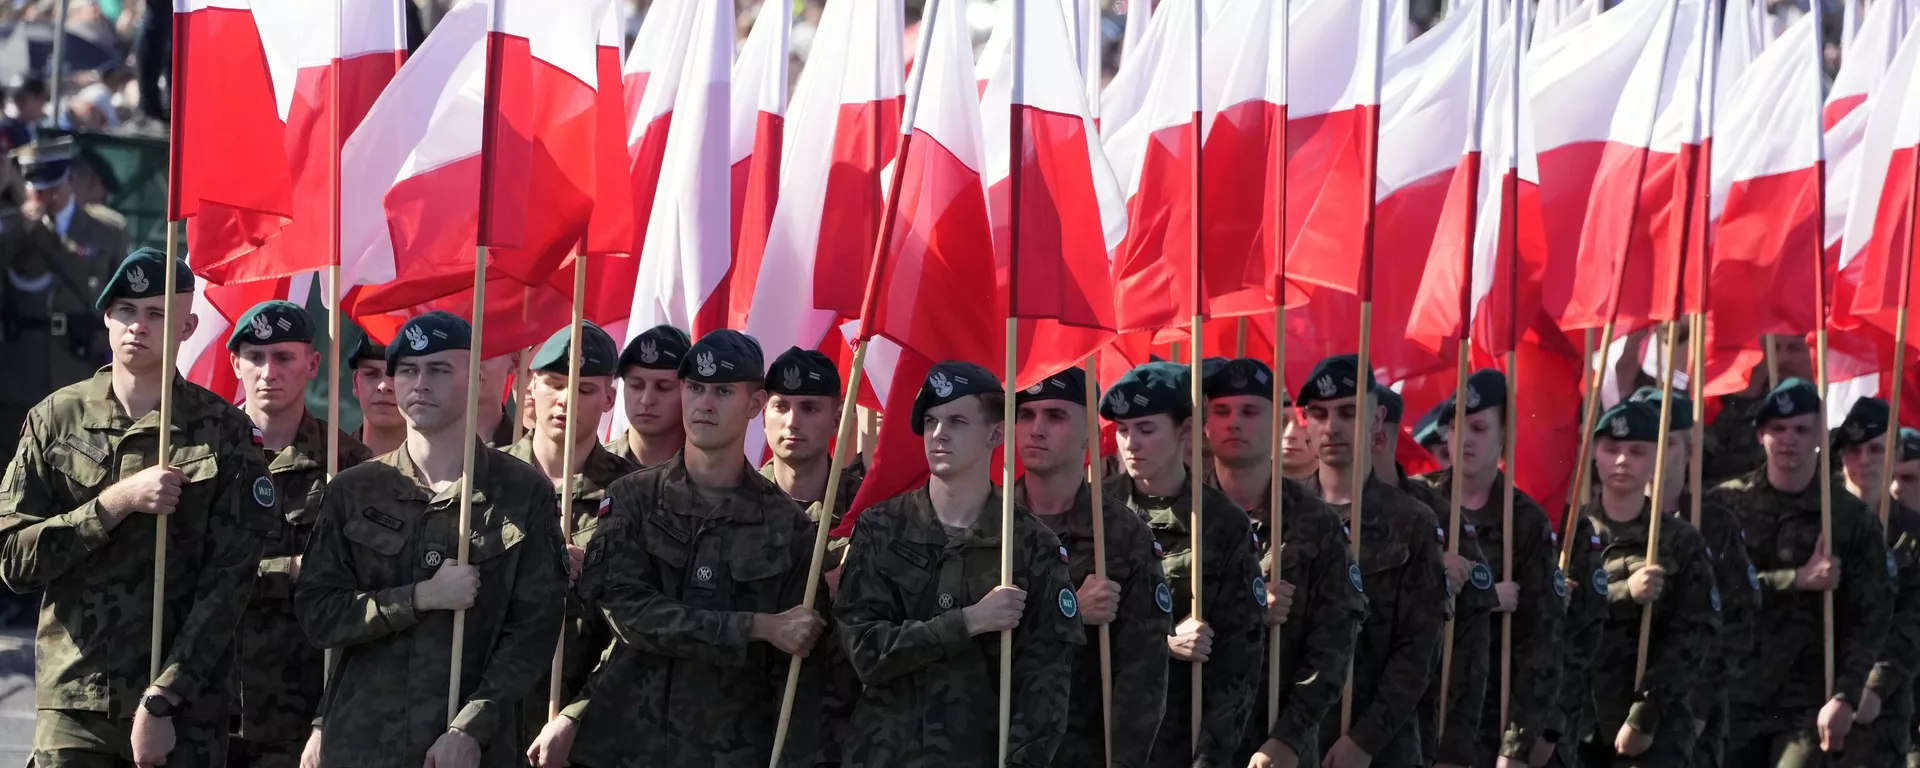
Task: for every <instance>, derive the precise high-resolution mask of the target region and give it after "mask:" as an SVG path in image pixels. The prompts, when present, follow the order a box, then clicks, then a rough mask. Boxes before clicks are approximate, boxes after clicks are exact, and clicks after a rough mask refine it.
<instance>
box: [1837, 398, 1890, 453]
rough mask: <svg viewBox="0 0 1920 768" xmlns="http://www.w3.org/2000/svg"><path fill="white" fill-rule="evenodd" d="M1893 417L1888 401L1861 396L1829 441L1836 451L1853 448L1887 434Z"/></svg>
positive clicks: (1854, 402)
mask: <svg viewBox="0 0 1920 768" xmlns="http://www.w3.org/2000/svg"><path fill="white" fill-rule="evenodd" d="M1892 419H1893V412H1892V411H1891V410H1889V409H1888V408H1887V401H1885V400H1881V399H1880V398H1877V397H1863V398H1860V399H1858V400H1855V401H1853V408H1851V409H1849V410H1848V411H1847V418H1846V420H1845V421H1842V422H1840V426H1838V427H1835V428H1834V430H1833V432H1832V434H1831V435H1829V436H1828V442H1830V443H1831V444H1832V445H1833V449H1834V450H1836V451H1842V450H1846V449H1848V448H1852V447H1854V446H1856V445H1859V444H1861V443H1865V442H1867V441H1869V440H1872V439H1874V438H1876V437H1879V436H1881V435H1884V434H1886V433H1887V422H1889V421H1891V420H1892Z"/></svg>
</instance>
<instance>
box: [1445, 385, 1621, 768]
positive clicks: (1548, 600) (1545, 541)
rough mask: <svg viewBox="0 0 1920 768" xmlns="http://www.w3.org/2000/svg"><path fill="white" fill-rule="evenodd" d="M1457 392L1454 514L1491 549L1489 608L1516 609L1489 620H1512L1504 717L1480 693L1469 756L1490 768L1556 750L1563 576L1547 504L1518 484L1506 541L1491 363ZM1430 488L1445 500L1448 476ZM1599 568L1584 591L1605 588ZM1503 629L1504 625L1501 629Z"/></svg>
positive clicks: (1499, 402) (1497, 393) (1491, 643)
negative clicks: (1460, 409)
mask: <svg viewBox="0 0 1920 768" xmlns="http://www.w3.org/2000/svg"><path fill="white" fill-rule="evenodd" d="M1460 396H1461V397H1464V398H1465V399H1466V408H1465V410H1466V416H1467V421H1466V424H1465V425H1464V426H1463V427H1461V430H1462V431H1461V433H1460V455H1458V456H1455V457H1454V460H1455V461H1456V462H1457V463H1458V465H1459V467H1460V470H1461V471H1460V474H1461V479H1462V481H1463V482H1464V485H1463V486H1462V488H1461V493H1460V511H1461V513H1462V514H1464V515H1466V518H1465V519H1464V520H1462V521H1461V522H1462V524H1463V526H1464V524H1466V523H1469V522H1470V523H1472V524H1473V527H1474V530H1475V532H1476V534H1477V537H1478V540H1479V543H1480V547H1481V551H1482V552H1483V553H1489V554H1488V557H1487V566H1488V567H1489V569H1490V570H1492V572H1493V579H1494V582H1495V583H1494V585H1493V591H1494V595H1495V597H1496V600H1497V603H1498V605H1496V606H1495V607H1494V609H1493V612H1494V613H1495V614H1511V616H1512V618H1511V619H1507V618H1506V617H1501V619H1500V620H1499V621H1498V622H1495V621H1493V620H1491V619H1490V620H1489V626H1492V625H1493V624H1495V623H1506V622H1508V621H1511V622H1512V625H1513V629H1512V633H1513V647H1512V651H1511V658H1512V664H1511V666H1510V668H1509V669H1508V674H1509V675H1510V678H1509V679H1510V680H1511V686H1510V689H1511V701H1510V702H1508V704H1507V706H1506V707H1505V709H1506V710H1507V721H1506V722H1504V723H1503V722H1501V720H1500V711H1501V709H1502V707H1501V702H1500V697H1499V696H1498V695H1497V694H1496V695H1494V696H1490V697H1486V699H1487V700H1486V701H1485V704H1484V705H1483V706H1484V708H1483V709H1482V710H1481V716H1480V739H1479V741H1480V746H1479V748H1478V750H1477V752H1478V755H1479V757H1478V758H1476V759H1475V761H1474V762H1475V763H1476V764H1482V765H1487V764H1492V763H1494V762H1496V761H1497V759H1498V758H1505V760H1506V762H1512V763H1544V762H1545V761H1546V756H1547V755H1550V754H1552V751H1553V747H1552V746H1551V744H1550V742H1552V741H1553V739H1552V738H1550V737H1548V735H1547V733H1548V732H1549V731H1553V732H1554V733H1555V735H1558V734H1559V731H1558V727H1557V726H1558V724H1557V723H1556V722H1555V721H1554V719H1553V718H1552V717H1551V716H1550V713H1551V712H1552V710H1553V704H1554V702H1555V700H1556V698H1557V696H1558V694H1559V690H1560V679H1559V676H1560V666H1559V664H1558V663H1557V662H1558V659H1559V653H1558V651H1559V648H1558V646H1559V643H1558V642H1557V638H1559V637H1560V632H1561V627H1562V625H1563V624H1564V623H1565V621H1566V599H1567V594H1566V592H1567V582H1566V577H1565V576H1564V575H1563V574H1561V573H1560V565H1559V563H1560V547H1559V546H1558V544H1559V541H1560V540H1559V538H1558V537H1556V536H1555V535H1554V533H1553V526H1552V524H1551V523H1549V522H1548V521H1547V513H1546V511H1545V510H1542V509H1541V508H1540V505H1539V504H1537V503H1535V502H1534V501H1533V499H1532V498H1529V497H1528V496H1527V495H1526V494H1525V493H1522V492H1520V491H1519V490H1518V489H1515V490H1514V492H1513V540H1512V541H1511V542H1506V541H1505V540H1504V539H1503V536H1504V534H1505V532H1504V530H1503V528H1504V526H1505V520H1504V519H1503V518H1504V514H1503V511H1502V507H1503V506H1504V504H1505V502H1504V500H1505V493H1506V491H1505V487H1504V485H1503V484H1504V483H1506V482H1508V479H1507V476H1506V473H1504V472H1502V471H1501V470H1500V461H1501V453H1502V449H1503V448H1504V447H1505V445H1506V423H1505V422H1506V418H1507V414H1506V410H1507V408H1506V405H1507V377H1506V376H1504V375H1502V374H1501V373H1500V372H1499V371H1495V370H1490V369H1483V370H1479V371H1474V372H1473V375H1471V376H1469V377H1467V388H1466V390H1465V391H1464V392H1463V393H1462V394H1461V395H1460ZM1450 405H1451V404H1450ZM1455 407H1456V408H1457V406H1455ZM1455 413H1456V410H1454V409H1446V410H1442V411H1441V412H1440V422H1439V423H1440V425H1441V428H1443V429H1448V430H1451V429H1454V424H1453V416H1454V414H1455ZM1433 490H1434V495H1435V496H1437V497H1439V498H1443V499H1451V498H1452V494H1453V473H1452V472H1441V473H1439V474H1436V475H1434V486H1433ZM1463 530H1464V528H1463ZM1508 548H1511V551H1512V553H1513V571H1512V572H1511V573H1509V572H1507V571H1506V570H1505V565H1506V555H1505V554H1504V553H1505V552H1506V551H1508ZM1599 575H1600V574H1598V573H1596V574H1595V578H1594V579H1593V580H1592V581H1590V582H1589V588H1594V589H1604V584H1603V583H1602V580H1600V579H1599V578H1598V576H1599ZM1596 585H1598V586H1596ZM1505 632H1506V630H1504V629H1503V630H1501V634H1502V635H1504V634H1505ZM1488 634H1489V638H1488V643H1487V655H1488V658H1489V659H1498V658H1501V656H1502V652H1501V640H1500V638H1499V637H1498V636H1495V635H1494V633H1493V632H1492V631H1491V630H1489V633H1488ZM1499 675H1500V670H1498V669H1494V670H1492V671H1491V673H1490V679H1491V680H1492V681H1493V682H1490V683H1489V684H1488V685H1489V687H1492V686H1494V685H1496V684H1497V682H1498V680H1499ZM1496 690H1497V689H1496Z"/></svg>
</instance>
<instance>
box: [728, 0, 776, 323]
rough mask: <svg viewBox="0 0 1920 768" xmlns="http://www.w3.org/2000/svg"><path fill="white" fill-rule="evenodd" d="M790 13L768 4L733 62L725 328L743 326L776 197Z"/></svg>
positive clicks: (756, 283) (773, 4)
mask: <svg viewBox="0 0 1920 768" xmlns="http://www.w3.org/2000/svg"><path fill="white" fill-rule="evenodd" d="M792 34H793V14H792V12H791V11H790V10H789V9H788V7H787V6H785V5H781V4H779V3H769V4H766V5H763V6H761V7H760V17H759V18H757V19H755V20H754V22H753V31H752V32H751V33H749V34H748V35H747V41H746V43H745V44H744V45H742V46H741V48H740V59H739V60H738V61H736V62H734V64H733V83H734V88H733V118H732V128H731V132H732V134H731V146H730V149H729V159H730V161H731V163H732V168H733V171H732V173H733V216H732V222H733V240H732V242H733V271H732V272H729V273H727V277H726V280H725V283H724V284H725V286H726V288H727V304H726V311H727V319H726V325H727V327H729V328H745V327H747V314H748V310H749V309H750V308H751V307H752V306H753V292H754V290H755V289H756V288H757V287H758V285H759V281H760V259H761V256H762V255H763V254H765V253H766V250H767V231H768V230H769V229H770V228H772V226H773V210H774V206H775V204H776V203H778V202H779V200H780V143H781V141H782V140H783V139H784V138H785V137H786V124H787V59H788V50H789V48H790V40H791V38H792Z"/></svg>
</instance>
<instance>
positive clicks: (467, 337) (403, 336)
mask: <svg viewBox="0 0 1920 768" xmlns="http://www.w3.org/2000/svg"><path fill="white" fill-rule="evenodd" d="M472 348H473V326H472V325H469V324H468V323H467V321H465V320H462V319H460V316H459V315H455V314H453V313H451V312H441V311H437V310H436V311H433V312H428V313H426V314H424V315H418V316H415V317H414V318H413V319H410V320H408V321H407V324H406V325H402V326H400V332H399V333H397V334H395V335H394V337H393V343H392V344H388V345H387V375H388V376H392V375H393V370H394V368H396V367H398V366H399V365H400V361H401V360H405V359H407V358H409V357H426V356H427V355H433V354H439V353H441V352H445V351H447V350H450V349H472Z"/></svg>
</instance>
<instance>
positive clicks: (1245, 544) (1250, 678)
mask: <svg viewBox="0 0 1920 768" xmlns="http://www.w3.org/2000/svg"><path fill="white" fill-rule="evenodd" d="M1244 519H1245V517H1244V516H1242V517H1239V518H1236V521H1235V523H1236V524H1235V525H1234V527H1232V528H1230V529H1227V531H1228V532H1227V533H1226V534H1225V535H1224V536H1222V537H1220V538H1224V539H1226V540H1227V541H1228V545H1227V546H1226V547H1224V548H1223V549H1224V550H1225V551H1223V552H1221V555H1222V556H1223V557H1222V559H1221V562H1222V563H1223V564H1224V566H1225V567H1223V568H1221V569H1220V573H1221V574H1222V575H1223V576H1225V577H1226V578H1227V582H1226V583H1223V584H1221V585H1219V587H1218V591H1217V592H1215V593H1214V599H1213V600H1212V601H1211V604H1210V605H1208V606H1207V611H1208V612H1207V613H1206V615H1205V618H1206V621H1207V626H1209V627H1212V628H1213V633H1214V634H1213V653H1212V654H1211V655H1210V656H1209V657H1208V659H1207V663H1206V664H1204V665H1202V667H1201V671H1200V674H1201V683H1202V685H1203V686H1204V692H1205V695H1203V696H1202V697H1201V698H1200V704H1201V706H1202V707H1204V709H1205V711H1204V712H1202V713H1201V716H1202V720H1201V722H1203V723H1204V726H1203V727H1202V728H1201V731H1200V743H1199V745H1198V750H1197V752H1196V753H1197V754H1198V755H1199V758H1198V759H1196V760H1195V761H1194V764H1195V765H1196V766H1226V765H1228V764H1229V763H1230V762H1232V759H1233V753H1234V750H1236V749H1238V748H1239V747H1240V740H1241V738H1242V736H1243V735H1244V734H1245V733H1246V728H1247V718H1248V717H1249V716H1251V715H1252V713H1253V697H1254V696H1255V694H1256V692H1257V691H1259V690H1261V686H1262V685H1263V684H1264V681H1262V680H1261V679H1260V664H1261V654H1262V653H1264V652H1265V651H1266V643H1265V642H1264V641H1265V639H1266V636H1267V633H1266V627H1267V624H1266V613H1267V610H1266V595H1267V591H1266V586H1265V584H1264V583H1263V582H1262V579H1261V578H1260V557H1259V555H1258V554H1256V553H1255V552H1254V545H1253V530H1252V529H1251V528H1249V527H1248V526H1247V525H1246V524H1245V523H1244V522H1240V521H1241V520H1244ZM1208 543H1214V542H1208ZM1256 587H1257V590H1256Z"/></svg>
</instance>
